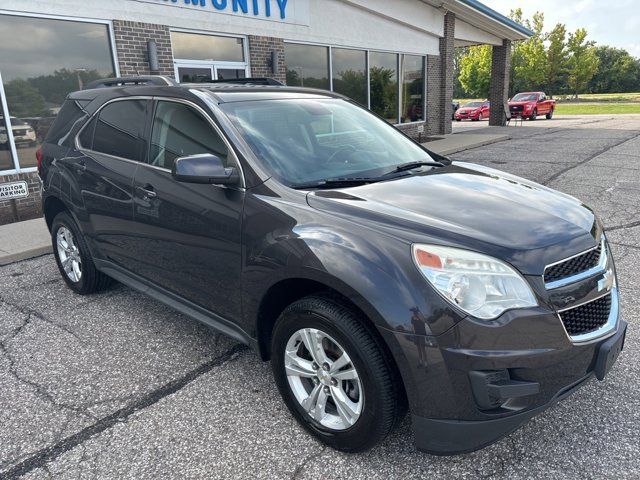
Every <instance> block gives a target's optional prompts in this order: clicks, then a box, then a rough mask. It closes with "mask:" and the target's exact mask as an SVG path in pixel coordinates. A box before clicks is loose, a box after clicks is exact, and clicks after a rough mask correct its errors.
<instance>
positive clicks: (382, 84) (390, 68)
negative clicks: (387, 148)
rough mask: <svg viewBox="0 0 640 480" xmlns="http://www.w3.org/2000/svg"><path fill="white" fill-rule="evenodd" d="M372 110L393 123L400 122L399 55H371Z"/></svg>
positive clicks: (375, 53) (372, 53)
mask: <svg viewBox="0 0 640 480" xmlns="http://www.w3.org/2000/svg"><path fill="white" fill-rule="evenodd" d="M369 63H370V65H369V77H370V79H371V80H370V81H371V87H370V88H371V110H373V111H374V112H376V113H377V114H378V115H380V116H381V117H382V118H386V119H387V121H389V122H391V123H397V122H398V55H396V54H395V53H382V52H371V53H370V54H369Z"/></svg>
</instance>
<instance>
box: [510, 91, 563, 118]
mask: <svg viewBox="0 0 640 480" xmlns="http://www.w3.org/2000/svg"><path fill="white" fill-rule="evenodd" d="M555 108H556V101H555V100H552V99H550V98H547V96H546V95H545V93H544V92H522V93H518V94H517V95H515V96H514V97H513V98H512V99H511V100H509V112H511V116H512V117H522V118H528V119H529V120H535V119H536V118H537V117H538V116H539V115H545V116H546V117H547V119H548V120H551V118H552V117H553V111H554V110H555Z"/></svg>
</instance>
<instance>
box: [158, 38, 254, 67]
mask: <svg viewBox="0 0 640 480" xmlns="http://www.w3.org/2000/svg"><path fill="white" fill-rule="evenodd" d="M171 48H172V49H173V58H180V59H189V60H201V61H214V60H215V61H217V62H244V43H243V40H242V38H235V37H220V36H215V35H203V34H198V33H185V32H171Z"/></svg>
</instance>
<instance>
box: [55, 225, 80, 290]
mask: <svg viewBox="0 0 640 480" xmlns="http://www.w3.org/2000/svg"><path fill="white" fill-rule="evenodd" d="M56 246H57V248H58V258H59V259H60V265H62V269H63V270H64V273H65V274H66V275H67V277H68V278H69V280H71V281H72V282H74V283H77V282H79V281H80V279H81V278H82V259H81V258H80V250H79V249H78V246H77V245H76V242H75V239H74V238H73V233H71V230H69V229H68V228H67V227H64V226H62V227H60V228H59V229H58V232H57V233H56Z"/></svg>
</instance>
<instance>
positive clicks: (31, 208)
mask: <svg viewBox="0 0 640 480" xmlns="http://www.w3.org/2000/svg"><path fill="white" fill-rule="evenodd" d="M21 180H25V181H26V182H27V185H28V187H29V196H27V197H25V198H17V199H14V200H5V201H0V225H4V224H6V223H12V222H16V221H21V220H29V219H32V218H36V217H40V216H42V206H41V203H40V199H41V194H40V191H41V184H40V177H38V173H37V172H30V173H16V174H13V175H0V183H6V182H18V181H21ZM14 205H15V207H14Z"/></svg>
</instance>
